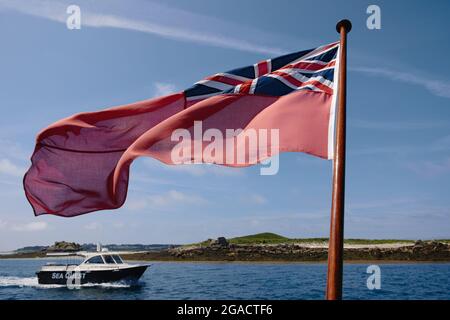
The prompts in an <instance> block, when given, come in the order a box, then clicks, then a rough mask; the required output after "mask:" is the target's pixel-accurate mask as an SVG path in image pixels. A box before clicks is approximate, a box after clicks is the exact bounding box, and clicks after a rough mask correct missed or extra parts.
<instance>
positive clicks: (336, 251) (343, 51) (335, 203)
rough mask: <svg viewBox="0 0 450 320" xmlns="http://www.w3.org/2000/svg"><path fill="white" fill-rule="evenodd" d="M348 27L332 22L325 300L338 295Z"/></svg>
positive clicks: (350, 27)
mask: <svg viewBox="0 0 450 320" xmlns="http://www.w3.org/2000/svg"><path fill="white" fill-rule="evenodd" d="M351 29H352V24H351V22H350V21H349V20H341V21H339V22H338V23H337V25H336V30H337V32H338V33H339V34H340V35H341V43H340V48H339V50H340V58H339V76H338V77H339V78H338V96H337V98H338V105H337V110H336V112H337V121H336V143H335V148H334V161H333V184H332V188H333V192H332V203H331V216H330V220H331V221H330V242H329V245H328V274H327V293H326V299H327V300H340V299H342V271H343V255H344V200H345V130H346V110H345V109H346V81H347V33H349V32H350V30H351Z"/></svg>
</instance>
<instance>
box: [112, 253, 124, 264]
mask: <svg viewBox="0 0 450 320" xmlns="http://www.w3.org/2000/svg"><path fill="white" fill-rule="evenodd" d="M113 258H114V260H115V261H116V263H117V264H121V263H123V261H122V258H121V257H120V256H118V255H117V254H115V255H113Z"/></svg>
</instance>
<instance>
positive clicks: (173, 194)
mask: <svg viewBox="0 0 450 320" xmlns="http://www.w3.org/2000/svg"><path fill="white" fill-rule="evenodd" d="M207 202H208V201H207V200H206V199H204V198H203V197H200V196H197V195H194V194H187V193H184V192H180V191H177V190H169V191H167V192H165V193H162V194H154V195H150V196H146V197H141V198H139V199H128V200H127V203H126V208H127V209H128V210H133V211H138V210H143V209H146V208H171V207H174V206H180V205H204V204H206V203H207Z"/></svg>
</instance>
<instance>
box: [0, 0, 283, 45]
mask: <svg viewBox="0 0 450 320" xmlns="http://www.w3.org/2000/svg"><path fill="white" fill-rule="evenodd" d="M69 4H70V3H69V2H65V3H64V2H61V1H60V2H56V1H49V0H27V1H17V0H0V9H9V10H14V11H18V12H20V13H24V14H28V15H32V16H36V17H41V18H45V19H49V20H52V21H56V22H61V23H64V24H65V23H66V19H67V14H66V8H67V6H68V5H69ZM77 4H78V5H79V6H80V7H81V27H82V28H83V27H86V26H87V27H97V28H117V29H125V30H132V31H139V32H144V33H149V34H153V35H157V36H160V37H164V38H170V39H176V40H183V41H189V42H194V43H201V44H207V45H212V46H216V47H222V48H230V49H238V50H243V51H250V52H258V53H265V54H267V53H268V54H281V53H283V52H284V50H281V49H277V48H274V47H267V46H262V45H259V44H256V43H252V42H251V41H247V40H242V39H238V38H235V37H231V36H229V35H224V34H222V35H221V34H215V33H212V32H208V31H207V30H206V29H205V28H193V27H192V25H194V24H195V23H196V22H202V24H206V23H207V22H209V23H212V24H211V25H215V24H214V22H217V23H216V24H226V25H230V24H227V23H225V22H223V21H220V20H218V19H212V18H209V17H204V16H202V15H199V14H194V13H190V12H187V11H183V10H178V9H174V8H170V7H167V6H164V5H160V4H157V3H151V2H150V3H148V2H139V7H140V8H141V9H142V10H141V11H143V12H146V13H148V14H147V15H146V16H145V20H140V19H136V18H130V17H127V16H124V15H119V14H100V13H98V12H95V11H93V10H91V11H89V10H88V8H87V7H89V6H90V4H92V3H87V4H86V5H82V4H81V3H77ZM107 4H108V6H111V7H112V6H113V5H112V4H111V5H110V4H109V3H107ZM96 5H98V3H96ZM136 5H137V4H136ZM105 9H108V7H105ZM102 11H103V10H102ZM123 11H125V10H123ZM127 11H128V10H127ZM158 15H159V16H158ZM171 17H172V18H171ZM176 17H179V18H181V19H176ZM162 18H165V19H166V21H164V19H162ZM234 27H236V26H234ZM247 29H248V28H247Z"/></svg>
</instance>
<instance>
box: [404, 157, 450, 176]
mask: <svg viewBox="0 0 450 320" xmlns="http://www.w3.org/2000/svg"><path fill="white" fill-rule="evenodd" d="M407 167H408V168H409V169H411V170H412V171H414V172H416V173H417V174H420V175H422V176H426V177H435V176H441V175H443V174H447V173H450V158H446V159H443V160H439V161H432V160H426V161H417V162H411V163H409V164H408V165H407Z"/></svg>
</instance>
